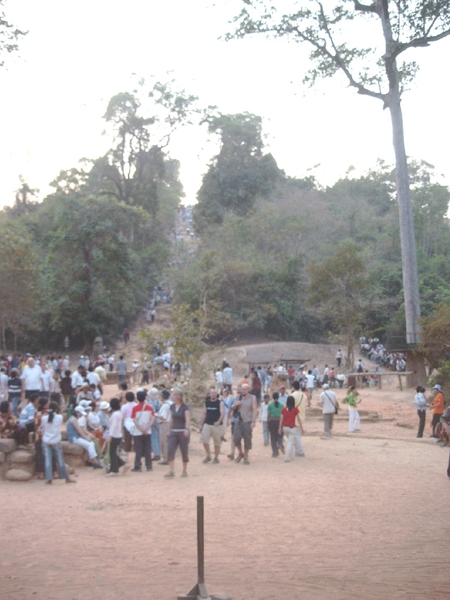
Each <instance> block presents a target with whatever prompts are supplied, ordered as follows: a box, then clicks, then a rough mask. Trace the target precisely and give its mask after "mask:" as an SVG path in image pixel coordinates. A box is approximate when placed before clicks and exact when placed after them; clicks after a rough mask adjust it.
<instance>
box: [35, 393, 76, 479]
mask: <svg viewBox="0 0 450 600" xmlns="http://www.w3.org/2000/svg"><path fill="white" fill-rule="evenodd" d="M62 422H63V418H62V416H61V415H60V414H59V406H58V403H57V402H50V410H49V411H48V414H45V415H43V416H42V420H41V427H42V450H43V453H44V459H45V483H47V484H51V483H52V473H53V461H54V460H56V466H57V470H58V476H59V478H60V479H65V481H66V483H76V481H75V480H74V479H71V478H70V477H69V473H68V472H67V467H66V463H65V461H64V454H63V449H62V445H61V425H62Z"/></svg>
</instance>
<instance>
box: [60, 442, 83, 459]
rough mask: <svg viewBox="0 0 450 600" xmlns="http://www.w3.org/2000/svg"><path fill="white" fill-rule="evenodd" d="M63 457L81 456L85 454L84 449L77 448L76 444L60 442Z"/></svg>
mask: <svg viewBox="0 0 450 600" xmlns="http://www.w3.org/2000/svg"><path fill="white" fill-rule="evenodd" d="M61 445H62V449H63V453H64V456H66V455H69V456H83V454H84V453H85V451H84V448H82V447H81V446H78V444H72V443H70V442H61Z"/></svg>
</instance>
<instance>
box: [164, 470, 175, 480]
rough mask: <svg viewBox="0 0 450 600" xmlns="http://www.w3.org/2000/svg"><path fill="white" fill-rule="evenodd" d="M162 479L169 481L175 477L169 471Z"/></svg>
mask: <svg viewBox="0 0 450 600" xmlns="http://www.w3.org/2000/svg"><path fill="white" fill-rule="evenodd" d="M164 477H165V478H166V479H171V478H173V477H175V475H174V474H173V471H169V472H168V473H166V474H165V475H164Z"/></svg>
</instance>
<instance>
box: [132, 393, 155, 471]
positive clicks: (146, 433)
mask: <svg viewBox="0 0 450 600" xmlns="http://www.w3.org/2000/svg"><path fill="white" fill-rule="evenodd" d="M146 396H147V394H146V392H145V391H144V390H139V391H138V392H137V393H136V398H137V401H138V403H137V404H136V406H134V407H133V411H132V413H131V418H132V419H133V421H134V425H135V429H134V433H133V441H134V450H135V453H136V454H135V458H134V468H133V469H132V471H134V472H135V473H141V472H142V464H141V460H142V457H144V460H145V466H146V468H147V471H151V470H152V436H151V433H150V431H151V428H152V425H153V423H154V421H155V412H154V410H153V408H152V407H151V406H149V405H148V404H147V403H146V402H145V398H146Z"/></svg>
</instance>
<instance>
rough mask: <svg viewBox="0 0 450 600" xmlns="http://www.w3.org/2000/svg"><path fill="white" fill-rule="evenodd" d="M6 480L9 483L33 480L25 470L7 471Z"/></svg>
mask: <svg viewBox="0 0 450 600" xmlns="http://www.w3.org/2000/svg"><path fill="white" fill-rule="evenodd" d="M5 478H6V479H7V480H8V481H29V480H30V479H31V478H32V474H31V473H29V472H28V471H25V470H23V469H10V470H9V471H6V475H5Z"/></svg>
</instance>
